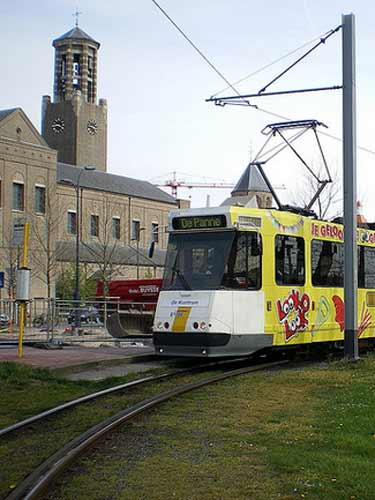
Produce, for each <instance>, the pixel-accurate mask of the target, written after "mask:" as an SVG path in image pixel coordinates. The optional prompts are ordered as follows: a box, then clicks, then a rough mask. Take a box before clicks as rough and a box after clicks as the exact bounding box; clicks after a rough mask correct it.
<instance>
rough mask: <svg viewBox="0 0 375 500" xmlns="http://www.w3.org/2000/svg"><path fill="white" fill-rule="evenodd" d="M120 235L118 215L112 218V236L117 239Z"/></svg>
mask: <svg viewBox="0 0 375 500" xmlns="http://www.w3.org/2000/svg"><path fill="white" fill-rule="evenodd" d="M120 237H121V230H120V217H113V218H112V238H114V239H115V240H119V239H120Z"/></svg>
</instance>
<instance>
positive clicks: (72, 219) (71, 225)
mask: <svg viewBox="0 0 375 500" xmlns="http://www.w3.org/2000/svg"><path fill="white" fill-rule="evenodd" d="M68 233H69V234H77V214H76V213H75V212H73V211H72V210H69V211H68Z"/></svg>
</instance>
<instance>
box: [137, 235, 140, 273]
mask: <svg viewBox="0 0 375 500" xmlns="http://www.w3.org/2000/svg"><path fill="white" fill-rule="evenodd" d="M139 237H140V231H139V233H138V234H137V280H139Z"/></svg>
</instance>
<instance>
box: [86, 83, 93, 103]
mask: <svg viewBox="0 0 375 500" xmlns="http://www.w3.org/2000/svg"><path fill="white" fill-rule="evenodd" d="M92 101H93V98H92V82H91V81H90V80H88V81H87V102H92Z"/></svg>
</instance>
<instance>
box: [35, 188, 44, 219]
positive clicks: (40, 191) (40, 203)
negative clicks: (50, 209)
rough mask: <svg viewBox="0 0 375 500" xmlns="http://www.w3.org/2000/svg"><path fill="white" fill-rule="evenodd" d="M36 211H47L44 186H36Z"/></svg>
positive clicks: (39, 212) (42, 212)
mask: <svg viewBox="0 0 375 500" xmlns="http://www.w3.org/2000/svg"><path fill="white" fill-rule="evenodd" d="M35 212H37V213H38V214H45V213H46V188H45V187H44V186H35Z"/></svg>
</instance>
